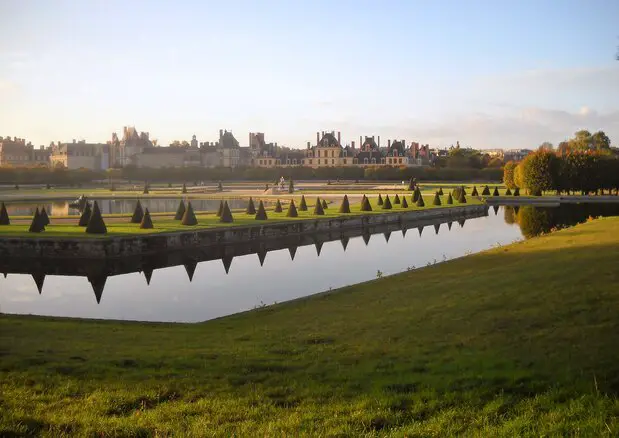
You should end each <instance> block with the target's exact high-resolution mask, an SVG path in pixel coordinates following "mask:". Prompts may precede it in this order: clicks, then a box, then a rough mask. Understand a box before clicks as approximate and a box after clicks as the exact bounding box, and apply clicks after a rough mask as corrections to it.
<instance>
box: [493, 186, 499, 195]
mask: <svg viewBox="0 0 619 438" xmlns="http://www.w3.org/2000/svg"><path fill="white" fill-rule="evenodd" d="M492 196H499V188H498V187H495V188H494V191H493V192H492Z"/></svg>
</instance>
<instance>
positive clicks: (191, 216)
mask: <svg viewBox="0 0 619 438" xmlns="http://www.w3.org/2000/svg"><path fill="white" fill-rule="evenodd" d="M181 225H188V226H191V225H198V219H197V218H196V214H195V213H194V212H193V207H192V206H191V201H190V202H187V209H186V210H185V213H184V214H183V219H181Z"/></svg>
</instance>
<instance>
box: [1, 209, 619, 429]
mask: <svg viewBox="0 0 619 438" xmlns="http://www.w3.org/2000/svg"><path fill="white" fill-rule="evenodd" d="M413 250H414V249H413ZM618 258H619V219H618V218H614V219H600V220H595V221H591V222H587V223H585V224H582V225H578V226H576V227H574V228H571V229H566V230H562V231H559V232H556V233H554V234H550V235H546V236H543V237H539V238H534V239H531V240H528V241H525V242H522V243H517V244H513V245H509V246H504V247H500V248H496V249H493V250H490V251H486V252H483V253H480V254H477V255H472V256H468V257H464V258H460V259H457V260H453V261H449V262H446V263H443V264H439V265H435V266H431V267H427V268H423V269H419V270H416V271H410V272H406V273H402V274H399V275H395V276H391V277H385V278H382V279H379V280H375V281H371V282H368V283H363V284H359V285H356V286H351V287H347V288H343V289H340V290H336V291H334V292H330V293H324V294H320V295H316V296H313V297H310V298H306V299H301V300H297V301H293V302H289V303H284V304H279V305H275V306H271V307H267V308H263V309H259V310H255V311H252V312H247V313H243V314H238V315H234V316H230V317H226V318H222V319H218V320H213V321H210V322H206V323H202V324H150V323H131V322H111V321H88V320H71V319H59V318H41V317H27V316H7V315H4V316H2V317H1V318H0V404H1V405H2V406H1V409H0V436H17V435H21V434H23V435H26V434H30V435H33V436H34V435H36V436H60V435H62V434H63V433H64V434H71V435H77V436H166V435H175V436H233V435H236V436H252V437H253V436H304V435H314V436H355V437H356V436H384V435H392V436H400V437H404V436H456V435H468V436H471V435H473V436H480V437H494V436H595V437H598V436H617V434H618V433H619V419H618V418H619V401H618V400H617V396H616V395H617V393H618V392H619V349H618V348H617V333H618V330H619V320H618V319H617V315H618V314H619V290H618V288H617V283H618V282H619V270H617V259H618ZM291 287H294V285H291ZM247 292H248V293H251V291H247ZM84 293H91V292H90V291H88V290H85V291H84ZM127 293H130V291H127Z"/></svg>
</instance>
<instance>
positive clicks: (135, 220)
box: [131, 199, 144, 224]
mask: <svg viewBox="0 0 619 438" xmlns="http://www.w3.org/2000/svg"><path fill="white" fill-rule="evenodd" d="M143 218H144V210H142V204H141V203H140V200H139V199H138V203H137V204H136V205H135V210H133V216H131V223H132V224H141V223H142V219H143Z"/></svg>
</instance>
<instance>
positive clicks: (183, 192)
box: [181, 183, 187, 195]
mask: <svg viewBox="0 0 619 438" xmlns="http://www.w3.org/2000/svg"><path fill="white" fill-rule="evenodd" d="M181 193H182V194H183V195H186V194H187V184H185V183H183V188H182V190H181Z"/></svg>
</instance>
